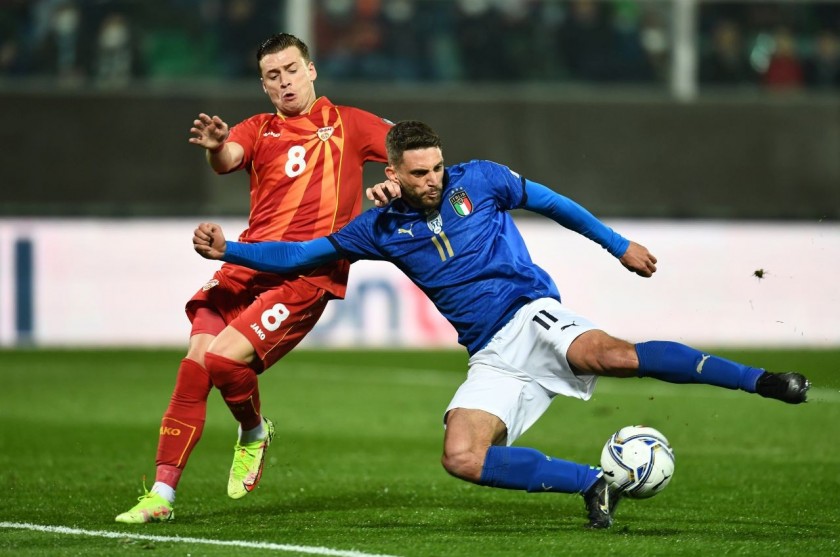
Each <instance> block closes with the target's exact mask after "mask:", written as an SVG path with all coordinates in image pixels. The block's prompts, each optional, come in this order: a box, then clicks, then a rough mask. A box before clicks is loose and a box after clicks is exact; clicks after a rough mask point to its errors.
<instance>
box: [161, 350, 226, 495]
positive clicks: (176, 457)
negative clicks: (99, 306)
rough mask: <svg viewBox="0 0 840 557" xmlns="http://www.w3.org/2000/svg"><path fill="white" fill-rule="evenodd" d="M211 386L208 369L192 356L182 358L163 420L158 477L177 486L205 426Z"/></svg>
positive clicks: (173, 486)
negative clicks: (190, 358) (192, 358)
mask: <svg viewBox="0 0 840 557" xmlns="http://www.w3.org/2000/svg"><path fill="white" fill-rule="evenodd" d="M212 387H213V384H212V383H211V382H210V375H209V374H208V373H207V370H205V369H204V368H203V367H201V366H200V365H199V364H198V363H197V362H195V361H193V360H189V359H187V358H184V359H183V360H181V365H180V367H179V368H178V378H177V380H176V381H175V390H174V391H173V392H172V398H171V399H170V400H169V407H168V408H167V409H166V412H164V414H163V419H162V420H161V423H160V438H159V439H158V450H157V459H156V463H157V472H156V473H155V481H158V482H163V483H165V484H167V485H169V486H171V487H172V489H175V488H176V487H178V481H179V480H180V479H181V472H182V471H183V470H184V467H185V466H186V465H187V459H188V458H189V457H190V453H191V452H192V450H193V448H194V447H195V445H196V443H198V440H199V439H200V438H201V432H202V431H203V430H204V420H205V418H206V415H207V396H208V395H209V394H210V389H211V388H212Z"/></svg>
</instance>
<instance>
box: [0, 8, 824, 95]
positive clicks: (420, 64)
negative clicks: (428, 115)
mask: <svg viewBox="0 0 840 557" xmlns="http://www.w3.org/2000/svg"><path fill="white" fill-rule="evenodd" d="M311 6H312V8H313V15H314V29H315V36H314V39H310V46H311V47H312V48H313V51H314V57H315V60H316V63H317V67H318V70H319V74H320V77H321V78H322V79H332V80H337V81H341V80H368V81H369V80H375V81H389V82H400V81H401V82H409V83H411V82H418V81H419V82H499V83H509V82H523V81H533V82H536V81H539V82H596V83H641V84H645V83H649V84H663V83H666V82H667V80H668V79H669V73H670V71H671V62H670V60H671V50H672V47H673V44H674V37H673V34H672V32H673V31H672V25H671V19H672V18H671V13H672V9H673V2H672V0H661V1H657V0H646V1H632V0H312V3H311ZM285 12H286V2H284V1H282V0H170V1H166V2H163V1H150V0H146V1H144V0H31V1H15V0H11V1H10V0H0V76H3V77H7V78H8V77H17V76H24V77H57V78H59V79H60V81H61V82H62V83H67V84H96V85H98V86H102V87H121V86H125V85H127V84H129V83H131V82H132V81H133V80H138V79H158V80H160V79H181V78H193V77H208V78H220V79H240V78H251V77H254V76H256V75H257V66H256V61H255V59H254V54H255V50H256V46H257V43H258V42H259V41H260V40H262V39H263V38H265V37H266V36H268V35H270V34H272V33H274V32H277V31H280V30H285V24H286V22H285ZM698 31H699V33H698V37H699V38H698V41H699V42H698V45H697V46H698V49H697V52H698V68H699V80H700V84H701V86H709V87H713V86H715V87H716V86H733V85H734V86H752V87H767V88H788V89H797V88H808V89H810V88H814V89H817V88H840V38H839V37H840V2H824V1H821V2H816V1H815V2H809V1H807V0H802V1H796V2H783V1H782V2H752V1H750V2H748V1H743V2H725V3H724V2H700V4H699V29H698Z"/></svg>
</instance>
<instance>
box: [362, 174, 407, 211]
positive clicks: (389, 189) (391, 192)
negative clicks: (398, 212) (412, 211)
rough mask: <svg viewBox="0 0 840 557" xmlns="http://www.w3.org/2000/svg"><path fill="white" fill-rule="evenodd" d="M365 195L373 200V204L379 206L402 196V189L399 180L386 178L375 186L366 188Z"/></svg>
mask: <svg viewBox="0 0 840 557" xmlns="http://www.w3.org/2000/svg"><path fill="white" fill-rule="evenodd" d="M365 195H366V196H367V198H368V199H370V200H371V201H373V204H374V205H376V206H377V207H384V206H386V205H387V204H388V203H390V202H391V200H392V199H396V198H398V197H401V196H402V190H401V189H400V185H399V184H398V183H397V182H392V181H391V180H386V181H384V182H380V183H378V184H376V185H375V186H371V187H369V188H367V189H366V190H365Z"/></svg>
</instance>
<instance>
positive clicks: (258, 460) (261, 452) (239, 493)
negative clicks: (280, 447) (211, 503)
mask: <svg viewBox="0 0 840 557" xmlns="http://www.w3.org/2000/svg"><path fill="white" fill-rule="evenodd" d="M263 427H264V428H265V437H264V438H262V439H261V440H259V441H254V442H253V443H246V444H245V445H241V444H240V443H239V442H237V443H236V445H234V447H233V465H232V466H231V467H230V477H229V478H228V496H229V497H230V498H232V499H239V498H241V497H245V496H246V495H248V494H249V493H251V491H253V490H254V488H255V487H257V484H258V483H259V482H260V478H261V477H262V471H263V464H264V463H265V450H266V449H267V448H268V446H269V445H270V444H271V440H272V439H273V438H274V423H273V422H272V421H271V420H269V419H268V418H263Z"/></svg>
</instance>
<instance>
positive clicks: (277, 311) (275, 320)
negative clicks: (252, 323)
mask: <svg viewBox="0 0 840 557" xmlns="http://www.w3.org/2000/svg"><path fill="white" fill-rule="evenodd" d="M289 314H290V312H289V310H288V309H286V306H284V305H283V304H274V307H273V308H271V309H267V310H265V311H264V312H263V314H262V317H261V318H260V320H261V321H262V326H263V327H265V329H266V330H267V331H276V330H277V329H279V328H280V325H282V324H283V321H285V320H286V318H287V317H289Z"/></svg>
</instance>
